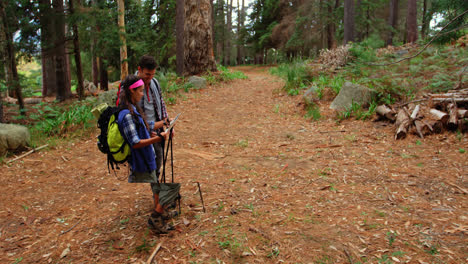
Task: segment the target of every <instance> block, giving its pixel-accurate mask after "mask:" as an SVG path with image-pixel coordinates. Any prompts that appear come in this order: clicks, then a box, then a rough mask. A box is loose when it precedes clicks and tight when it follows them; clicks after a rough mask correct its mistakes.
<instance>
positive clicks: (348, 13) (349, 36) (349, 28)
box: [343, 0, 354, 44]
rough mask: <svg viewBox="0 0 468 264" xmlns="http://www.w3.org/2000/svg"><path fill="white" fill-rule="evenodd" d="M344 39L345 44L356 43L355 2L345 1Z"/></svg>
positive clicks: (352, 0) (351, 0)
mask: <svg viewBox="0 0 468 264" xmlns="http://www.w3.org/2000/svg"><path fill="white" fill-rule="evenodd" d="M343 21H344V39H343V44H347V43H348V42H350V41H354V0H344V18H343Z"/></svg>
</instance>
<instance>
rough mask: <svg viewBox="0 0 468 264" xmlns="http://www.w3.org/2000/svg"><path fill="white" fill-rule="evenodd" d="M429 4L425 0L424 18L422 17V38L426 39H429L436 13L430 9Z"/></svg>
mask: <svg viewBox="0 0 468 264" xmlns="http://www.w3.org/2000/svg"><path fill="white" fill-rule="evenodd" d="M428 5H429V3H428V1H427V0H424V4H423V16H422V25H421V38H423V39H425V38H426V37H427V32H428V30H429V25H430V23H431V20H432V16H433V15H434V11H432V9H431V8H429V6H428Z"/></svg>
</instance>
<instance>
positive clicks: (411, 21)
mask: <svg viewBox="0 0 468 264" xmlns="http://www.w3.org/2000/svg"><path fill="white" fill-rule="evenodd" d="M417 8H418V6H417V0H408V15H407V16H406V41H407V42H408V43H414V42H416V41H417V40H418V24H417Z"/></svg>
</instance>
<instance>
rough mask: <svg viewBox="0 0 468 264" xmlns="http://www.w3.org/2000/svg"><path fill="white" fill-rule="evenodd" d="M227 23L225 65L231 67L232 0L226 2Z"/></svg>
mask: <svg viewBox="0 0 468 264" xmlns="http://www.w3.org/2000/svg"><path fill="white" fill-rule="evenodd" d="M226 5H227V7H226V8H227V19H226V20H227V22H226V38H225V40H226V42H225V45H226V47H225V48H224V64H226V65H231V43H232V42H231V35H232V0H230V1H229V2H226Z"/></svg>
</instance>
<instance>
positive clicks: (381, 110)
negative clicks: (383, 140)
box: [375, 105, 396, 122]
mask: <svg viewBox="0 0 468 264" xmlns="http://www.w3.org/2000/svg"><path fill="white" fill-rule="evenodd" d="M375 112H376V113H377V114H378V115H379V116H381V117H385V118H387V119H388V120H391V121H392V122H395V115H396V113H395V111H394V110H393V109H391V108H390V107H388V106H386V105H379V106H377V108H376V109H375Z"/></svg>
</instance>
